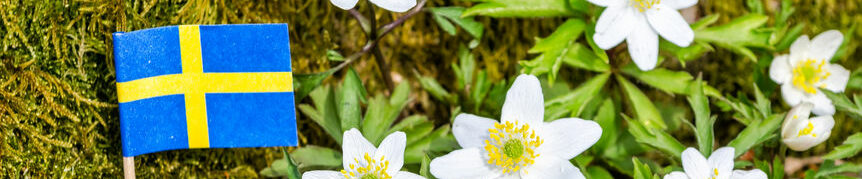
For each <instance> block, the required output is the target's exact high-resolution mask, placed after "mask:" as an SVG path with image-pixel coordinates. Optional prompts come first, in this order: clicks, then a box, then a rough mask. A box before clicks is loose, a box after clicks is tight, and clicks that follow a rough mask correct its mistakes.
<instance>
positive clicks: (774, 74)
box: [769, 55, 793, 84]
mask: <svg viewBox="0 0 862 179" xmlns="http://www.w3.org/2000/svg"><path fill="white" fill-rule="evenodd" d="M787 58H788V56H787V55H781V56H777V57H775V58H774V59H772V64H770V65H769V78H772V81H775V83H778V84H784V83H787V82H790V79H792V78H793V73H792V71H791V68H790V63H788V61H787Z"/></svg>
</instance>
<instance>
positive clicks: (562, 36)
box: [527, 19, 586, 53]
mask: <svg viewBox="0 0 862 179" xmlns="http://www.w3.org/2000/svg"><path fill="white" fill-rule="evenodd" d="M585 26H586V23H585V22H584V20H581V19H569V20H566V22H564V23H563V24H560V26H558V27H557V29H556V30H554V32H553V33H551V35H548V37H545V38H536V45H535V46H533V48H530V50H529V51H527V52H528V53H541V52H548V51H553V50H555V49H562V48H565V47H566V46H569V43H570V42H572V41H575V40H577V39H578V38H579V37H580V36H581V34H582V33H583V32H584V27H585Z"/></svg>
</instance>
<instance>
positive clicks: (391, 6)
mask: <svg viewBox="0 0 862 179" xmlns="http://www.w3.org/2000/svg"><path fill="white" fill-rule="evenodd" d="M369 1H371V3H374V5H377V7H380V8H383V9H386V10H389V11H392V12H407V10H410V8H413V6H416V0H369ZM329 2H332V4H333V5H335V6H338V7H339V8H341V9H344V10H349V9H353V7H355V6H356V3H358V2H359V0H329Z"/></svg>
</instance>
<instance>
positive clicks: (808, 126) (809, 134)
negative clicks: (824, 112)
mask: <svg viewBox="0 0 862 179" xmlns="http://www.w3.org/2000/svg"><path fill="white" fill-rule="evenodd" d="M813 107H814V105H813V104H811V103H807V102H803V103H802V104H799V105H796V107H793V109H791V110H790V112H788V113H787V116H786V117H785V118H784V124H782V127H781V141H783V142H784V144H787V147H789V148H790V149H793V150H795V151H804V150H808V149H810V148H811V147H814V146H816V145H818V144H820V143H823V141H826V139H829V135H832V127H834V126H835V120H834V119H832V116H817V117H813V118H810V119H809V118H808V115H809V114H810V113H811V108H813Z"/></svg>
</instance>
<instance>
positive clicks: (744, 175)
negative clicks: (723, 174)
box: [730, 169, 767, 179]
mask: <svg viewBox="0 0 862 179" xmlns="http://www.w3.org/2000/svg"><path fill="white" fill-rule="evenodd" d="M730 178H733V179H767V176H766V173H764V172H763V171H761V170H760V169H754V170H748V171H745V170H734V171H733V175H731V176H730Z"/></svg>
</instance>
